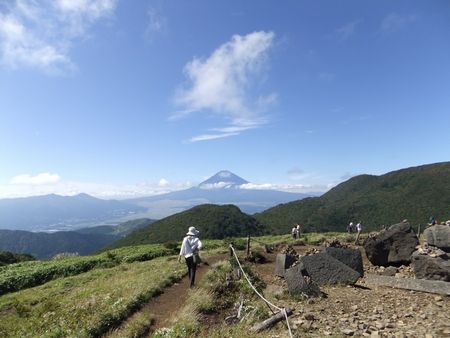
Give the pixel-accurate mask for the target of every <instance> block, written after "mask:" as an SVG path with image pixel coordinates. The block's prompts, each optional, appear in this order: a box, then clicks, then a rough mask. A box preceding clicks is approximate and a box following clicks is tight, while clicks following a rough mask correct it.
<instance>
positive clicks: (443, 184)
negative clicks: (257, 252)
mask: <svg viewBox="0 0 450 338" xmlns="http://www.w3.org/2000/svg"><path fill="white" fill-rule="evenodd" d="M449 206H450V162H443V163H436V164H429V165H423V166H418V167H411V168H406V169H400V170H396V171H392V172H389V173H386V174H384V175H380V176H374V175H359V176H355V177H353V178H351V179H349V180H348V181H346V182H343V183H341V184H339V185H338V186H336V187H334V188H333V189H331V190H330V191H328V192H327V193H325V194H324V195H322V196H320V197H313V198H306V199H303V200H301V201H294V202H290V203H286V204H282V205H278V206H276V207H273V208H270V209H268V210H266V211H264V212H262V213H259V214H256V215H255V218H256V219H258V220H259V221H260V222H261V223H263V224H265V225H267V226H268V227H269V228H270V229H271V232H272V233H286V232H288V231H289V230H290V227H291V225H292V223H301V224H303V226H304V229H305V230H310V231H345V228H346V225H347V224H348V223H349V222H350V221H353V222H355V221H356V222H357V221H360V220H361V221H362V223H363V227H364V230H370V229H379V228H380V226H381V225H383V224H386V225H389V224H393V223H396V222H399V221H401V220H403V219H405V218H406V219H408V220H409V221H410V223H411V224H413V225H414V226H417V225H418V224H422V228H423V226H424V225H425V224H426V222H427V221H428V219H429V217H430V216H431V215H435V216H436V217H438V219H441V220H443V219H449V218H450V207H449Z"/></svg>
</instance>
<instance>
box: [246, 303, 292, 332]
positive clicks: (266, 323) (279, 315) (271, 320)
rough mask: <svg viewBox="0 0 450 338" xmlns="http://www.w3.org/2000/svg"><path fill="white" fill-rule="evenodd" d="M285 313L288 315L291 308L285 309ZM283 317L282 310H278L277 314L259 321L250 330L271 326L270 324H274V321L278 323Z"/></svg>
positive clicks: (256, 330)
mask: <svg viewBox="0 0 450 338" xmlns="http://www.w3.org/2000/svg"><path fill="white" fill-rule="evenodd" d="M286 314H287V315H288V317H289V316H290V315H291V314H292V310H291V309H289V308H288V309H286ZM283 319H285V316H284V312H283V311H280V312H278V313H277V314H275V315H273V316H272V317H270V318H268V319H266V320H265V321H263V322H262V323H259V324H256V325H255V326H253V327H252V330H253V331H255V332H261V331H263V330H266V329H269V328H271V327H272V326H274V325H275V324H276V323H278V322H279V321H281V320H283Z"/></svg>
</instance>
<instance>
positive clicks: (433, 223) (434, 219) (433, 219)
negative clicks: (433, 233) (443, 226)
mask: <svg viewBox="0 0 450 338" xmlns="http://www.w3.org/2000/svg"><path fill="white" fill-rule="evenodd" d="M430 224H431V225H435V224H436V218H435V217H434V216H431V217H430Z"/></svg>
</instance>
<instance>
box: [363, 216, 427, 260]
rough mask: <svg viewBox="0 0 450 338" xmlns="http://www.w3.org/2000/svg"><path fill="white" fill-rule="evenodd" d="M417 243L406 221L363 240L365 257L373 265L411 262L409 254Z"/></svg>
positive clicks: (415, 236)
mask: <svg viewBox="0 0 450 338" xmlns="http://www.w3.org/2000/svg"><path fill="white" fill-rule="evenodd" d="M418 244H419V240H418V238H417V235H416V234H415V233H414V230H413V229H412V227H411V225H410V224H409V223H408V222H402V223H398V224H394V225H392V226H390V227H389V229H387V230H385V231H382V232H380V233H379V234H378V235H376V236H373V237H369V238H367V239H366V240H365V241H364V250H365V251H366V255H367V258H368V259H369V261H370V262H371V263H372V264H374V265H380V266H389V265H392V266H400V265H402V264H404V265H407V264H409V263H410V262H411V254H412V253H413V252H414V250H415V248H416V246H417V245H418Z"/></svg>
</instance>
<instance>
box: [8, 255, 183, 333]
mask: <svg viewBox="0 0 450 338" xmlns="http://www.w3.org/2000/svg"><path fill="white" fill-rule="evenodd" d="M155 271H158V273H154V272H155ZM185 272H186V268H185V266H184V265H182V264H179V263H178V262H177V261H176V260H175V259H174V258H172V259H170V258H166V257H164V258H158V259H155V260H152V261H148V262H136V263H130V264H121V265H119V266H116V267H114V268H109V269H96V270H92V271H90V272H88V273H85V274H81V275H78V276H73V277H68V278H63V279H58V280H54V281H52V282H49V283H47V284H45V285H42V286H39V287H35V288H33V289H28V290H23V291H20V292H17V293H12V294H8V295H4V296H2V297H0V313H1V314H2V320H1V321H0V336H2V337H37V336H38V337H87V336H95V335H97V334H100V333H102V332H105V331H106V330H107V329H108V328H110V327H113V326H114V325H117V324H118V323H120V322H121V320H123V319H124V318H125V317H126V316H127V315H129V314H130V313H131V312H132V311H133V310H135V309H136V308H139V306H140V305H142V304H143V303H145V302H146V301H147V300H148V299H150V298H151V297H152V296H154V295H155V294H157V293H159V292H160V290H161V289H162V288H163V287H164V286H166V285H169V284H171V283H172V282H173V281H175V280H178V279H179V278H181V277H182V275H184V274H185Z"/></svg>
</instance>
